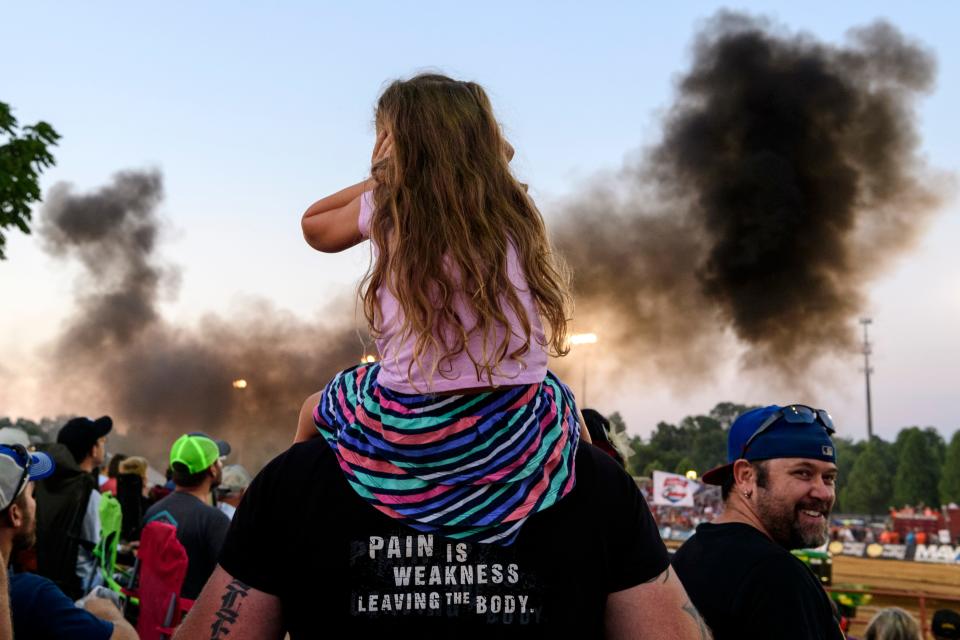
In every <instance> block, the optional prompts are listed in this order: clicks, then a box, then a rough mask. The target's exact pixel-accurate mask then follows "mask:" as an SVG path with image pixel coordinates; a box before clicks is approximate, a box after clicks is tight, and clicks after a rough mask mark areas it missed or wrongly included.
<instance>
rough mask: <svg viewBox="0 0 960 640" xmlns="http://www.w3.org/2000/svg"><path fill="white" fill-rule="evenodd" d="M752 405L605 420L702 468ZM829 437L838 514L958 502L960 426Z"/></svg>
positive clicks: (653, 454) (662, 454)
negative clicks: (635, 425) (648, 419)
mask: <svg viewBox="0 0 960 640" xmlns="http://www.w3.org/2000/svg"><path fill="white" fill-rule="evenodd" d="M751 408H752V407H748V406H745V405H741V404H735V403H733V402H721V403H719V404H718V405H716V406H715V407H714V408H713V409H711V410H710V411H709V412H708V413H707V414H706V415H693V416H687V417H685V418H684V419H683V420H681V421H680V423H679V424H670V423H668V422H660V423H658V424H657V426H656V427H655V428H654V430H653V432H652V433H651V434H650V437H649V438H646V439H644V438H642V437H641V436H632V437H629V436H628V435H627V425H626V424H625V423H624V420H623V418H622V417H621V415H620V414H619V413H612V414H610V415H609V416H608V419H609V420H610V426H611V429H612V431H613V435H614V439H615V440H619V441H620V442H622V443H624V445H625V446H626V448H627V449H629V451H627V453H628V454H629V455H628V457H627V470H628V471H629V472H630V473H631V474H632V475H635V476H650V474H651V473H653V471H654V470H660V471H672V472H674V473H686V472H687V471H689V470H691V469H692V470H694V471H696V472H697V473H698V474H701V475H702V474H703V472H704V471H707V470H708V469H712V468H713V467H716V466H719V465H721V464H724V463H725V462H726V459H727V431H728V430H729V429H730V424H731V423H732V422H733V420H734V419H735V418H736V417H737V416H738V415H740V414H741V413H743V412H744V411H747V410H748V409H751ZM67 419H68V416H59V417H57V418H43V419H42V420H40V421H39V422H33V421H32V420H27V419H24V418H19V419H17V420H16V421H13V420H11V419H10V418H4V417H0V428H2V427H17V428H18V429H22V430H23V431H25V432H26V433H27V435H29V436H31V438H32V439H34V440H37V441H52V440H54V439H55V438H56V434H57V431H58V430H59V428H60V427H61V426H62V425H63V424H64V423H65V422H66V421H67ZM118 437H119V435H118ZM834 444H835V445H836V447H837V466H838V467H839V470H840V473H839V478H838V481H837V505H836V507H835V508H834V511H836V512H838V513H856V514H874V515H880V514H883V513H886V512H887V511H888V510H889V508H890V507H897V508H899V507H903V506H905V505H912V506H918V505H927V506H931V507H938V506H940V505H943V504H949V503H951V502H954V503H958V504H960V430H958V431H957V432H955V433H954V434H953V437H952V438H951V439H950V443H949V445H948V444H947V443H946V442H945V441H944V439H943V437H942V436H941V435H940V433H939V432H938V431H937V430H936V429H934V428H933V427H926V428H920V427H907V428H905V429H901V430H900V433H898V434H897V438H896V440H894V441H893V442H887V441H886V440H884V439H882V438H879V437H876V436H874V438H873V439H872V440H870V441H869V442H867V441H865V440H858V441H854V440H852V439H849V438H843V437H839V436H834Z"/></svg>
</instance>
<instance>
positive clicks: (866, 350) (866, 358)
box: [860, 318, 873, 441]
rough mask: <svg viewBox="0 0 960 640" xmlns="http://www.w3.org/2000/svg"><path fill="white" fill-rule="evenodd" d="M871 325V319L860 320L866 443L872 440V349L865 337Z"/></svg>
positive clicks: (867, 337)
mask: <svg viewBox="0 0 960 640" xmlns="http://www.w3.org/2000/svg"><path fill="white" fill-rule="evenodd" d="M871 323H873V319H872V318H860V324H862V325H863V375H864V378H865V379H866V382H867V441H870V440H872V439H873V403H872V401H871V399H870V374H871V373H873V367H871V366H870V353H871V351H872V348H871V345H870V338H869V336H868V335H867V327H869V326H870V324H871Z"/></svg>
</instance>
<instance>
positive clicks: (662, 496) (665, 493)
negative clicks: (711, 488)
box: [653, 471, 700, 507]
mask: <svg viewBox="0 0 960 640" xmlns="http://www.w3.org/2000/svg"><path fill="white" fill-rule="evenodd" d="M699 488H700V483H699V482H696V481H694V480H690V479H689V478H687V477H686V476H681V475H679V474H676V473H667V472H666V471H654V472H653V504H657V505H664V506H668V507H692V506H693V496H694V494H695V493H696V492H697V490H698V489H699Z"/></svg>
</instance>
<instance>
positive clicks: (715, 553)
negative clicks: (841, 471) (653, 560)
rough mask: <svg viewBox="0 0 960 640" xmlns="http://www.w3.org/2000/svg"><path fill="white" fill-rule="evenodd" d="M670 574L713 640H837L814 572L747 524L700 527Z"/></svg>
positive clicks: (827, 603) (840, 637) (840, 635)
mask: <svg viewBox="0 0 960 640" xmlns="http://www.w3.org/2000/svg"><path fill="white" fill-rule="evenodd" d="M673 568H674V569H675V570H676V572H677V575H678V576H679V577H680V581H681V582H683V586H684V588H685V589H686V590H687V594H688V595H689V596H690V600H692V601H693V604H694V605H695V606H696V607H697V610H698V611H700V615H702V616H703V618H704V620H706V622H707V624H708V625H710V628H711V629H712V630H713V637H714V638H715V639H716V640H723V639H724V638H778V639H781V638H782V639H784V640H791V639H794V638H796V639H798V640H799V639H801V638H803V639H804V640H807V639H812V638H828V639H831V640H833V639H836V640H843V633H842V632H841V631H840V627H839V625H838V624H837V621H836V619H835V618H834V616H833V608H832V607H831V605H830V600H829V598H828V597H827V594H826V592H825V591H824V590H823V587H822V586H821V585H820V581H819V580H818V579H817V577H816V576H815V575H813V572H812V571H810V569H809V568H808V567H807V566H806V565H804V564H803V563H802V562H800V560H798V559H797V558H795V557H794V556H793V554H791V553H790V552H789V551H787V550H786V549H784V548H783V547H781V546H780V545H778V544H776V543H775V542H773V541H772V540H770V538H768V537H767V536H765V535H764V534H762V533H760V531H758V530H757V529H755V528H754V527H751V526H750V525H747V524H741V523H734V522H731V523H725V524H701V525H700V526H699V527H697V532H696V534H694V535H693V536H692V537H691V538H690V539H689V540H687V541H686V542H685V543H683V546H682V547H680V549H679V550H678V551H677V553H676V554H675V555H674V556H673Z"/></svg>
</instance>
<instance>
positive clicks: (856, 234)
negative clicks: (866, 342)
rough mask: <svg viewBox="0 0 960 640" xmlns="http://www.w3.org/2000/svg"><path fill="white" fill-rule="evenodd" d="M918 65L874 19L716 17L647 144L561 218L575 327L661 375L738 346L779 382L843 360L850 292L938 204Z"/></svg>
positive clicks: (929, 70)
mask: <svg viewBox="0 0 960 640" xmlns="http://www.w3.org/2000/svg"><path fill="white" fill-rule="evenodd" d="M934 68H935V65H934V61H933V58H932V56H931V55H930V54H929V53H928V52H927V51H925V50H924V49H923V48H921V47H920V46H919V45H917V44H915V43H913V42H910V41H908V40H907V39H906V38H905V37H904V36H902V35H901V34H900V33H899V32H898V31H897V30H896V29H895V28H894V27H892V26H890V25H889V24H887V23H885V22H878V23H876V24H873V25H872V26H869V27H866V28H861V29H855V30H853V31H851V32H850V34H849V42H848V44H847V45H846V46H842V47H837V46H830V45H827V44H823V43H821V42H817V41H816V40H814V39H813V38H812V37H810V36H806V35H794V34H789V33H785V32H784V31H783V30H782V29H780V28H779V27H777V26H775V25H772V24H770V23H768V22H766V21H764V20H761V19H755V18H751V17H747V16H744V15H740V14H735V13H730V12H721V13H719V14H718V15H717V16H715V17H714V18H713V19H712V20H710V21H709V22H708V23H707V24H706V26H705V28H704V29H703V30H702V31H701V32H700V33H699V35H698V36H697V37H696V40H695V44H694V47H693V63H692V67H691V68H690V70H689V71H687V72H686V73H685V74H684V75H683V76H682V77H681V78H680V79H679V81H678V86H677V96H676V100H675V103H674V104H673V106H672V107H671V108H670V109H669V111H668V112H667V114H666V116H665V122H664V133H663V137H662V140H661V141H660V142H659V143H658V144H657V145H656V146H655V147H654V148H652V149H650V150H648V151H647V152H646V153H645V154H643V156H642V158H641V159H640V160H638V161H636V162H633V163H631V164H628V166H627V167H626V168H625V169H624V170H623V171H622V172H621V173H620V174H618V175H617V176H615V177H613V178H609V179H605V180H599V181H597V183H596V184H595V185H594V186H593V188H592V189H591V190H589V191H588V192H587V193H584V194H582V195H580V196H578V197H576V198H574V199H573V201H572V202H570V203H568V204H567V205H566V207H565V208H564V209H563V211H562V212H561V213H562V215H561V216H560V224H559V227H558V233H557V240H558V244H559V246H560V248H561V249H562V251H563V252H564V253H565V254H566V256H567V258H568V260H569V261H570V262H571V264H572V266H573V268H574V274H575V291H576V302H577V310H576V314H575V319H576V324H577V326H578V327H580V328H584V329H590V328H594V327H595V328H596V329H594V330H596V331H598V332H603V334H604V340H603V343H604V344H606V345H607V347H608V349H606V350H605V352H606V353H608V354H617V355H618V356H620V357H618V358H613V359H612V360H613V361H614V362H616V363H618V364H619V366H620V367H621V370H623V368H624V367H625V368H626V370H627V371H628V372H635V373H640V372H642V373H646V374H648V375H650V376H660V377H661V378H662V379H664V380H665V381H667V382H670V383H673V384H674V385H675V386H676V385H681V386H682V385H684V384H691V383H695V382H697V381H699V380H701V379H702V376H703V375H706V374H709V373H710V372H711V371H713V370H715V366H714V365H716V364H717V363H718V362H720V361H722V360H724V359H727V358H730V357H731V354H733V353H737V352H738V350H739V352H740V353H741V354H742V356H743V361H742V362H743V364H744V365H745V366H746V367H747V368H748V369H759V370H762V371H764V372H767V373H769V372H773V373H775V374H778V377H779V378H780V379H781V381H788V382H791V383H794V382H795V380H796V377H797V376H798V374H801V373H805V372H809V371H810V368H811V366H812V365H814V364H816V363H817V362H820V361H821V360H822V359H823V358H824V357H829V356H831V355H841V354H845V353H849V352H850V351H851V349H852V348H853V347H854V345H855V334H854V331H853V329H854V327H855V326H856V325H855V321H856V318H857V317H858V314H860V313H861V312H862V311H863V310H864V306H865V301H866V286H867V285H868V283H869V282H870V281H871V279H873V278H874V277H875V276H876V275H878V273H880V272H881V271H882V270H883V269H884V268H887V267H889V266H890V265H891V263H892V262H893V259H894V258H896V257H897V256H900V255H902V254H903V253H904V251H905V250H907V249H908V248H910V247H911V246H912V244H913V243H914V241H915V240H916V238H917V236H918V234H919V233H920V232H921V231H922V230H923V228H924V226H925V223H926V221H927V220H928V218H929V216H930V214H931V213H932V212H933V211H934V210H935V208H936V205H937V204H938V201H939V197H938V195H937V193H938V189H937V187H936V186H935V185H934V184H933V182H934V179H933V178H932V177H931V174H930V172H928V171H927V169H926V168H925V166H924V163H923V161H922V160H921V158H920V156H919V154H918V136H917V132H916V129H915V125H914V113H913V103H914V100H915V99H916V98H917V97H918V96H920V95H921V94H923V93H925V92H928V91H930V90H931V88H932V86H933V81H934ZM731 336H733V337H735V338H736V339H737V340H736V341H732V340H730V339H729V338H730V337H731ZM737 342H738V343H739V349H738V348H731V345H732V344H736V343H737Z"/></svg>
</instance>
